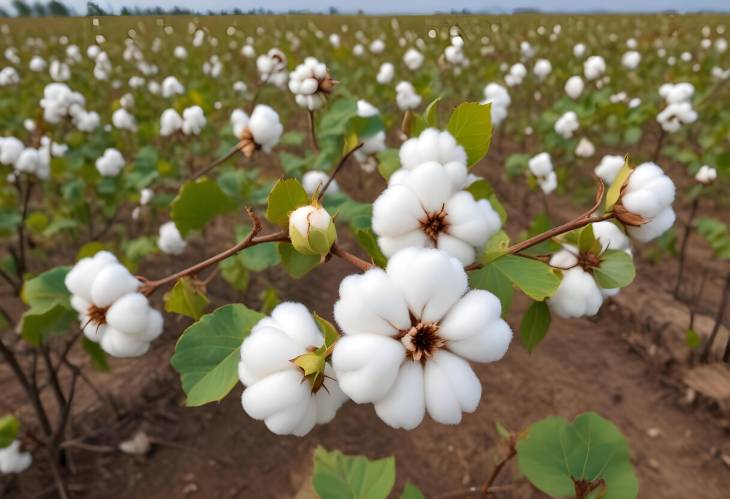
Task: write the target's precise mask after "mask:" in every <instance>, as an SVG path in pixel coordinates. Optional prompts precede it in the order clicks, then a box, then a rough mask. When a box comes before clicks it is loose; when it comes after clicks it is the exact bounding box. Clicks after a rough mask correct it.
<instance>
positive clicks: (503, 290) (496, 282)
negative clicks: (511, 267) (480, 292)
mask: <svg viewBox="0 0 730 499" xmlns="http://www.w3.org/2000/svg"><path fill="white" fill-rule="evenodd" d="M469 286H470V287H472V288H476V289H486V290H487V291H489V292H490V293H493V294H494V295H496V296H497V298H499V302H500V303H501V304H502V315H503V316H504V315H505V314H506V313H507V311H508V310H509V307H510V305H511V304H512V299H513V297H514V294H515V290H514V288H513V287H512V281H510V280H509V279H508V278H507V276H505V275H504V274H503V273H502V272H500V271H499V270H498V269H497V268H496V267H493V266H491V265H485V266H484V267H482V268H481V269H479V270H475V271H472V272H469Z"/></svg>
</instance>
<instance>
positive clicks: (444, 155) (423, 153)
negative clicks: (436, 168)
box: [398, 128, 467, 170]
mask: <svg viewBox="0 0 730 499" xmlns="http://www.w3.org/2000/svg"><path fill="white" fill-rule="evenodd" d="M398 156H399V159H400V163H401V167H402V168H405V169H408V170H413V169H415V168H417V167H418V166H420V165H422V164H423V163H428V162H432V161H435V162H436V163H440V164H442V165H446V164H448V163H452V162H457V163H461V164H463V165H466V159H467V156H466V151H464V148H463V147H461V145H459V143H458V142H456V139H455V138H454V136H453V135H451V134H450V133H449V132H448V131H446V130H443V131H439V130H437V129H435V128H427V129H425V130H424V131H423V132H421V134H420V135H419V136H418V137H413V138H410V139H408V140H406V141H405V142H404V143H403V145H402V146H401V148H400V151H399V153H398Z"/></svg>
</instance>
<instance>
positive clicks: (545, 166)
mask: <svg viewBox="0 0 730 499" xmlns="http://www.w3.org/2000/svg"><path fill="white" fill-rule="evenodd" d="M527 166H528V168H529V169H530V172H531V173H532V174H533V175H534V176H536V177H544V176H546V175H548V174H549V173H550V172H551V171H553V162H552V160H551V159H550V154H548V153H546V152H541V153H540V154H537V155H535V156H533V157H531V158H530V159H529V160H528V162H527Z"/></svg>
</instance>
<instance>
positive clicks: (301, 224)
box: [289, 205, 337, 256]
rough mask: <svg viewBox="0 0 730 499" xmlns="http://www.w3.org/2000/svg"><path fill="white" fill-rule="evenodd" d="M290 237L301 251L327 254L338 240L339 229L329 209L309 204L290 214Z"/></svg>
mask: <svg viewBox="0 0 730 499" xmlns="http://www.w3.org/2000/svg"><path fill="white" fill-rule="evenodd" d="M289 237H290V238H291V242H292V245H293V246H294V248H295V249H296V250H297V251H299V252H300V253H302V254H305V255H321V256H325V255H326V254H327V253H329V251H330V248H331V247H332V245H333V244H334V242H335V241H336V240H337V229H336V228H335V222H334V220H332V217H331V216H330V214H329V213H327V210H325V209H324V208H322V207H321V206H314V205H307V206H302V207H300V208H297V209H296V210H294V211H293V212H292V213H291V215H289Z"/></svg>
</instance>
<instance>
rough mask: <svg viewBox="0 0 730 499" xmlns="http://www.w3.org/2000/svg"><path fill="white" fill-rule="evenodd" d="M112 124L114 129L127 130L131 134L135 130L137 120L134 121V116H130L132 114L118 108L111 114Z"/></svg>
mask: <svg viewBox="0 0 730 499" xmlns="http://www.w3.org/2000/svg"><path fill="white" fill-rule="evenodd" d="M112 124H113V125H114V127H115V128H119V129H120V130H129V131H131V132H133V131H134V130H136V129H137V120H135V119H134V116H132V114H131V113H130V112H129V111H127V110H126V109H124V108H123V107H120V108H119V109H117V110H116V111H114V112H113V113H112Z"/></svg>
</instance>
